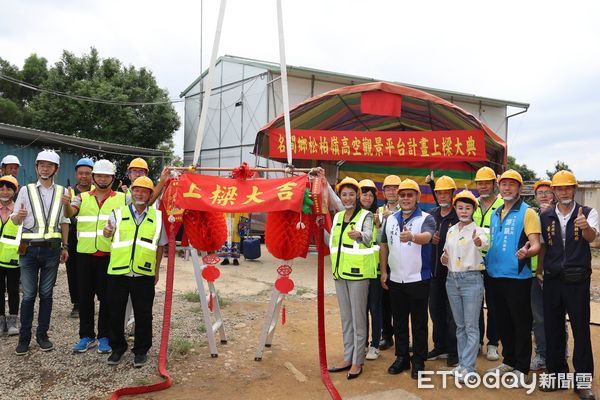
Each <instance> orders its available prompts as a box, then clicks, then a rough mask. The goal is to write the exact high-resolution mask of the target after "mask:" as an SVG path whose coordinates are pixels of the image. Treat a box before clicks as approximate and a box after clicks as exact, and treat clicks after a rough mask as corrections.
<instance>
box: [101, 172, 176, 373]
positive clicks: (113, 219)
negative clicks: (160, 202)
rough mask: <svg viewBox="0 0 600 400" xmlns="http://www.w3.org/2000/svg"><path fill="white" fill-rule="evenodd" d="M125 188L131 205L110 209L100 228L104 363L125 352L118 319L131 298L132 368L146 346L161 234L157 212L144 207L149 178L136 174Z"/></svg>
mask: <svg viewBox="0 0 600 400" xmlns="http://www.w3.org/2000/svg"><path fill="white" fill-rule="evenodd" d="M131 192H132V203H131V204H129V205H126V206H121V207H120V208H117V209H115V210H114V212H113V214H112V215H111V216H110V217H109V218H108V222H107V223H106V225H105V227H104V229H103V236H104V237H106V238H112V244H111V252H110V262H109V264H108V275H109V276H108V287H107V289H108V293H110V296H109V298H108V303H109V309H110V315H109V319H110V347H111V349H112V352H111V354H110V356H109V357H108V360H107V363H108V364H109V365H116V364H119V363H120V362H121V360H122V358H123V355H124V354H125V351H126V350H127V341H126V340H125V335H124V326H123V321H124V319H125V309H126V307H127V301H128V298H129V296H131V301H132V304H133V313H134V316H135V340H134V345H133V348H132V351H133V353H134V360H133V366H134V367H136V368H139V367H142V366H143V365H145V364H146V362H147V360H148V356H147V353H148V350H149V349H150V347H151V346H152V305H153V302H154V286H155V285H156V283H157V282H158V276H159V269H160V262H161V260H162V255H163V246H164V245H166V244H167V236H166V234H165V229H164V225H163V223H162V215H161V212H160V211H159V210H157V209H155V208H154V207H149V202H150V198H151V197H152V193H153V192H154V184H153V183H152V180H150V178H148V177H146V176H142V177H139V178H137V179H136V180H135V181H134V182H133V184H132V185H131Z"/></svg>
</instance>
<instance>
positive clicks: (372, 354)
mask: <svg viewBox="0 0 600 400" xmlns="http://www.w3.org/2000/svg"><path fill="white" fill-rule="evenodd" d="M365 358H366V359H367V360H377V359H378V358H379V349H376V348H375V347H372V346H371V347H369V351H367V355H366V356H365Z"/></svg>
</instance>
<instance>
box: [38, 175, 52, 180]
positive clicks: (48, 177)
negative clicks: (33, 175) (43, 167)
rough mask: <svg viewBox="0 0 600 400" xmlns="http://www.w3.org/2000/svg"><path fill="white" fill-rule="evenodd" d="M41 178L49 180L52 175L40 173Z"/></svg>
mask: <svg viewBox="0 0 600 400" xmlns="http://www.w3.org/2000/svg"><path fill="white" fill-rule="evenodd" d="M40 179H43V180H48V179H50V175H40Z"/></svg>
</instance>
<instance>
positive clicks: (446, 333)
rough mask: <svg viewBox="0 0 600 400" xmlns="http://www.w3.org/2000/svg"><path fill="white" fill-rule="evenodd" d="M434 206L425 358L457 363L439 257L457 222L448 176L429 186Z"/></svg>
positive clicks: (453, 185) (452, 186) (453, 184)
mask: <svg viewBox="0 0 600 400" xmlns="http://www.w3.org/2000/svg"><path fill="white" fill-rule="evenodd" d="M433 191H434V193H435V197H436V200H437V202H438V204H439V205H438V207H436V208H434V209H433V210H431V211H430V212H429V213H430V214H431V215H432V216H433V218H434V220H435V224H436V227H435V233H434V234H433V238H432V239H431V244H432V245H433V246H432V249H431V250H432V251H431V258H432V260H431V263H432V269H433V278H432V279H431V286H430V287H429V314H430V315H431V322H432V326H433V331H432V338H433V349H432V350H431V351H430V352H429V354H427V360H430V361H432V360H437V359H446V364H447V366H449V367H455V366H456V365H457V364H458V351H457V348H456V324H455V323H454V318H453V315H452V309H451V308H450V302H449V301H448V294H447V293H446V277H447V276H448V268H446V266H444V265H442V263H441V261H440V258H441V257H442V254H443V252H444V245H445V244H446V235H447V234H448V229H450V227H451V226H452V225H454V224H457V223H458V216H457V215H456V211H455V210H454V206H453V205H452V198H453V197H454V193H455V192H456V182H454V179H452V178H451V177H449V176H446V175H444V176H440V177H439V178H438V179H437V180H436V181H435V186H434V189H433Z"/></svg>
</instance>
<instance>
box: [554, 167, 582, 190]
mask: <svg viewBox="0 0 600 400" xmlns="http://www.w3.org/2000/svg"><path fill="white" fill-rule="evenodd" d="M550 186H552V187H556V186H577V179H575V175H573V173H572V172H571V171H567V170H566V169H565V170H562V171H558V172H557V173H555V174H554V176H553V177H552V183H551V185H550Z"/></svg>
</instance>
